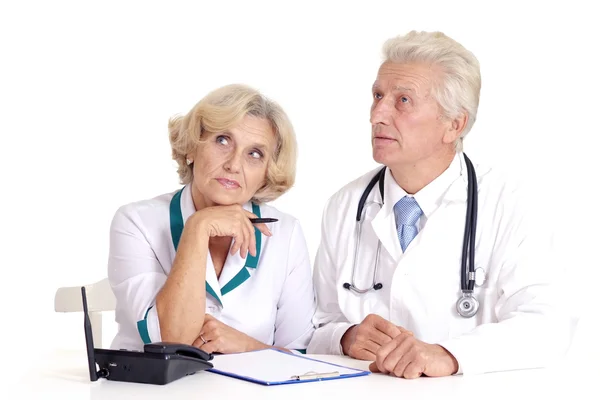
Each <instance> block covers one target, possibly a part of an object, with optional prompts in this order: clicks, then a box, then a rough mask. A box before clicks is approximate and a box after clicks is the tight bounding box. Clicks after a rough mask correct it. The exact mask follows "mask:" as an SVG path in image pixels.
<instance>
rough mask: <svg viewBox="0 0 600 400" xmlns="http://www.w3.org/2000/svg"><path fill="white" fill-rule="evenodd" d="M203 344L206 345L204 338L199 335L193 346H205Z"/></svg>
mask: <svg viewBox="0 0 600 400" xmlns="http://www.w3.org/2000/svg"><path fill="white" fill-rule="evenodd" d="M203 345H204V340H202V339H201V338H200V336H198V337H197V338H196V340H194V343H192V346H193V347H198V348H202V346H203Z"/></svg>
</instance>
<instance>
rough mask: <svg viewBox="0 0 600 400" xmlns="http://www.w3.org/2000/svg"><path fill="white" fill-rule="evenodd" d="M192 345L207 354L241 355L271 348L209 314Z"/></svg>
mask: <svg viewBox="0 0 600 400" xmlns="http://www.w3.org/2000/svg"><path fill="white" fill-rule="evenodd" d="M192 345H193V346H195V347H198V348H200V349H201V350H204V351H205V352H207V353H222V354H227V353H240V352H246V351H252V350H259V349H266V348H268V347H270V346H267V345H266V344H264V343H261V342H259V341H258V340H256V339H253V338H251V337H250V336H248V335H246V334H244V333H242V332H240V331H237V330H235V329H233V328H232V327H230V326H228V325H226V324H224V323H222V322H221V321H219V320H217V319H215V318H214V317H213V316H211V315H209V314H206V315H205V317H204V325H203V326H202V331H201V332H200V336H198V339H196V340H195V341H194V343H193V344H192Z"/></svg>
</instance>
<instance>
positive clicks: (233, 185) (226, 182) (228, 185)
mask: <svg viewBox="0 0 600 400" xmlns="http://www.w3.org/2000/svg"><path fill="white" fill-rule="evenodd" d="M216 180H217V182H219V183H220V184H221V185H222V186H223V187H224V188H225V189H237V188H239V187H240V184H239V183H238V182H237V181H233V180H231V179H225V178H217V179H216Z"/></svg>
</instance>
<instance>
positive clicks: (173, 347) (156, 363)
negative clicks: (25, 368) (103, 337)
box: [81, 287, 213, 385]
mask: <svg viewBox="0 0 600 400" xmlns="http://www.w3.org/2000/svg"><path fill="white" fill-rule="evenodd" d="M81 297H82V299H83V313H84V329H85V341H86V347H87V354H88V366H89V370H90V380H91V381H97V380H98V378H105V379H107V380H113V381H121V382H135V383H150V384H155V385H165V384H167V383H169V382H172V381H174V380H177V379H179V378H182V377H184V376H186V375H192V374H195V373H196V372H198V371H203V370H207V369H211V368H212V367H213V365H212V363H210V360H212V359H213V355H212V354H208V353H206V352H205V351H203V350H200V349H198V348H196V347H193V346H189V345H186V344H182V343H170V342H156V343H149V344H146V345H144V351H134V350H110V349H96V348H94V341H93V338H92V326H91V323H90V318H89V316H88V308H87V298H86V294H85V287H82V288H81ZM96 364H98V366H99V367H100V369H99V370H96Z"/></svg>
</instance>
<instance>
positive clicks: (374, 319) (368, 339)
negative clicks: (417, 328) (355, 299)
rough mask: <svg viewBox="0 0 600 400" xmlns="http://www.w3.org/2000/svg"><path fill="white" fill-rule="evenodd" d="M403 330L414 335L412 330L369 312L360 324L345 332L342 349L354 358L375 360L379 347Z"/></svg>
mask: <svg viewBox="0 0 600 400" xmlns="http://www.w3.org/2000/svg"><path fill="white" fill-rule="evenodd" d="M403 332H405V333H406V334H407V335H412V332H410V331H407V330H406V329H404V328H401V327H398V326H396V325H394V324H392V323H391V322H390V321H388V320H386V319H384V318H382V317H380V316H379V315H376V314H369V315H367V317H366V318H365V319H364V320H363V321H362V322H361V323H360V324H358V325H354V326H353V327H352V328H350V329H348V330H347V331H346V333H344V336H342V340H341V344H342V350H343V352H344V354H345V355H348V356H350V357H352V358H356V359H358V360H369V361H374V360H375V356H376V354H377V352H378V350H379V348H380V347H381V346H383V345H384V344H387V343H389V342H391V341H392V339H394V338H395V337H396V336H398V335H400V334H401V333H403Z"/></svg>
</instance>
